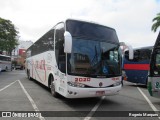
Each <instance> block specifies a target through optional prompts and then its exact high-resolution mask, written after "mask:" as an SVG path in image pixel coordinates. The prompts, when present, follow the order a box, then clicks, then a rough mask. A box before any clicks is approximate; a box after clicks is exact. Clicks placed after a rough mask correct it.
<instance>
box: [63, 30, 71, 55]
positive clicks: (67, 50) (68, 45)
mask: <svg viewBox="0 0 160 120" xmlns="http://www.w3.org/2000/svg"><path fill="white" fill-rule="evenodd" d="M71 50H72V36H71V34H70V33H69V32H68V31H65V33H64V52H65V53H71Z"/></svg>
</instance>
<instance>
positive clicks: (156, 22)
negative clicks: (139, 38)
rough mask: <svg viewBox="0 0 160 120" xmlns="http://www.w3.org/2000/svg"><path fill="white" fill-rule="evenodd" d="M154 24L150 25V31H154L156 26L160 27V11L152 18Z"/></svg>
mask: <svg viewBox="0 0 160 120" xmlns="http://www.w3.org/2000/svg"><path fill="white" fill-rule="evenodd" d="M152 21H153V22H154V24H153V25H152V31H154V32H156V31H157V28H158V27H160V13H158V14H157V16H156V17H155V18H154V19H153V20H152Z"/></svg>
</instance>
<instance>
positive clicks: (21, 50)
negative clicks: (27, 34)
mask: <svg viewBox="0 0 160 120" xmlns="http://www.w3.org/2000/svg"><path fill="white" fill-rule="evenodd" d="M32 44H33V42H32V41H19V45H18V46H17V47H16V48H15V49H14V50H13V51H12V61H16V62H17V63H18V64H21V65H24V61H25V59H26V50H27V49H28V48H29V47H30V46H31V45H32Z"/></svg>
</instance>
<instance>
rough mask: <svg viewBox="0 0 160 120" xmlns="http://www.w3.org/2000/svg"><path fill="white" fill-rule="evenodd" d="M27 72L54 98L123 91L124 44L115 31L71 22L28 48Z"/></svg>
mask: <svg viewBox="0 0 160 120" xmlns="http://www.w3.org/2000/svg"><path fill="white" fill-rule="evenodd" d="M25 64H26V67H25V69H26V73H27V76H28V78H29V79H31V78H33V79H35V80H37V81H39V82H40V83H42V84H44V85H45V86H47V87H49V88H50V90H51V94H52V95H53V96H54V97H57V95H59V94H60V95H62V96H64V97H67V98H82V97H96V96H104V95H113V94H117V93H118V92H119V91H120V90H121V75H122V73H121V52H120V44H119V40H118V37H117V34H116V31H115V30H114V29H113V28H110V27H106V26H103V25H100V24H96V23H92V22H86V21H80V20H73V19H67V20H65V21H64V22H60V23H58V24H56V25H55V26H54V27H53V28H52V29H51V30H50V31H49V32H47V33H46V34H44V35H43V36H42V37H41V38H40V39H39V40H37V41H36V42H35V43H34V44H33V45H32V46H31V47H29V48H28V49H27V58H26V63H25Z"/></svg>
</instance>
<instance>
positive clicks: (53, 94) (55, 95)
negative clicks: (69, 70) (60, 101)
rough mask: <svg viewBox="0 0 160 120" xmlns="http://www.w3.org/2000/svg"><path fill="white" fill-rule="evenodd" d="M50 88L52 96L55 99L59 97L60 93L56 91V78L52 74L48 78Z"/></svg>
mask: <svg viewBox="0 0 160 120" xmlns="http://www.w3.org/2000/svg"><path fill="white" fill-rule="evenodd" d="M48 87H49V88H50V92H51V95H52V96H53V97H58V93H57V92H56V89H55V82H54V77H53V75H52V74H50V75H49V78H48Z"/></svg>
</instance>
